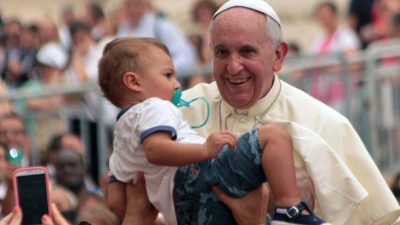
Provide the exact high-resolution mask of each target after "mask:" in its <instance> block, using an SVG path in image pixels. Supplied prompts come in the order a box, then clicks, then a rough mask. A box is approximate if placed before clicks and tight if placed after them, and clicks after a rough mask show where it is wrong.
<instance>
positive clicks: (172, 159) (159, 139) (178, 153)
mask: <svg viewBox="0 0 400 225" xmlns="http://www.w3.org/2000/svg"><path fill="white" fill-rule="evenodd" d="M225 144H228V145H229V146H231V147H232V148H235V146H236V139H235V136H234V135H233V134H232V133H230V132H228V131H222V132H216V133H213V134H211V135H210V136H209V137H208V138H207V141H206V142H205V143H203V144H185V143H179V142H176V141H174V140H172V139H171V135H170V133H168V132H155V133H153V134H151V135H149V136H148V137H146V138H145V139H144V140H143V146H144V149H145V154H146V157H147V160H149V162H151V163H153V164H157V165H164V166H182V165H187V164H190V163H198V162H201V161H204V160H206V159H209V158H213V157H215V156H216V155H217V154H218V152H219V151H220V149H221V148H222V146H224V145H225Z"/></svg>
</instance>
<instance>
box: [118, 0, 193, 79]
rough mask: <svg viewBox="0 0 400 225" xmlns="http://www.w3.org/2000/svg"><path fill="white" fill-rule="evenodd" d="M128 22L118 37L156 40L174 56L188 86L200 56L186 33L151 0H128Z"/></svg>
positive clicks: (126, 5)
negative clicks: (157, 8)
mask: <svg viewBox="0 0 400 225" xmlns="http://www.w3.org/2000/svg"><path fill="white" fill-rule="evenodd" d="M124 4H125V10H126V19H125V20H124V21H122V23H121V24H120V25H119V27H118V30H117V36H118V37H124V36H133V37H154V38H157V39H158V40H160V41H161V42H162V43H164V44H165V45H166V46H167V48H168V50H169V52H170V53H171V56H172V59H173V62H174V65H175V69H176V71H177V74H178V79H179V80H180V81H181V84H182V85H183V86H186V83H187V79H188V76H190V75H192V74H193V71H194V65H195V63H196V54H195V50H194V49H193V46H192V45H191V43H190V41H189V40H188V38H187V37H186V35H185V34H184V33H183V31H182V30H181V29H180V28H179V27H178V26H177V25H176V24H174V23H173V22H172V21H171V20H170V19H169V18H168V17H167V16H166V15H165V14H164V13H162V12H160V11H157V10H156V9H154V8H153V7H152V5H151V3H150V1H149V0H125V1H124Z"/></svg>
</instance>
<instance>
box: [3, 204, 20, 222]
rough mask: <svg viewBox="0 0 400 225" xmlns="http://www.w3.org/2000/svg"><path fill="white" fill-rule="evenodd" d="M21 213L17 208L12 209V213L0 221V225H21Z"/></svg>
mask: <svg viewBox="0 0 400 225" xmlns="http://www.w3.org/2000/svg"><path fill="white" fill-rule="evenodd" d="M21 222H22V212H21V209H19V208H18V207H14V209H13V210H12V212H10V213H9V214H8V215H7V216H5V217H4V218H3V219H1V220H0V225H21Z"/></svg>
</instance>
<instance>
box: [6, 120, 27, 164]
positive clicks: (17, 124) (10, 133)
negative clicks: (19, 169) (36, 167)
mask: <svg viewBox="0 0 400 225" xmlns="http://www.w3.org/2000/svg"><path fill="white" fill-rule="evenodd" d="M0 142H3V143H5V144H7V145H8V147H9V148H10V149H11V148H13V149H15V150H16V151H18V155H14V156H15V157H13V158H12V160H13V161H12V162H11V163H13V164H15V165H17V166H29V165H31V151H30V150H31V146H30V142H31V140H30V137H29V135H28V134H27V133H26V126H25V122H24V121H23V119H22V118H21V117H20V116H19V115H18V114H16V113H15V112H11V113H9V114H7V115H4V116H2V117H0ZM7 154H8V153H7ZM17 156H18V157H17Z"/></svg>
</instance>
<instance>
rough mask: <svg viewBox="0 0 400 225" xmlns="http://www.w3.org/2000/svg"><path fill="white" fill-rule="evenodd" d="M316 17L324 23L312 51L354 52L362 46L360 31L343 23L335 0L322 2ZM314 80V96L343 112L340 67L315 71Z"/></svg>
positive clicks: (342, 86) (316, 52)
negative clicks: (357, 32)
mask: <svg viewBox="0 0 400 225" xmlns="http://www.w3.org/2000/svg"><path fill="white" fill-rule="evenodd" d="M315 18H316V19H317V21H318V22H319V24H320V27H321V30H322V34H321V35H320V36H318V37H317V39H316V40H315V41H314V43H313V44H312V46H311V52H312V53H314V54H317V55H323V54H332V53H344V54H346V55H350V54H354V53H356V52H358V51H359V50H360V48H361V43H360V41H359V39H358V36H357V34H356V33H355V32H354V31H353V30H352V29H350V28H349V27H347V26H346V25H345V24H341V23H340V20H339V17H338V9H337V6H336V4H335V3H333V2H331V1H324V2H321V3H318V4H317V6H316V9H315ZM335 69H336V70H335ZM339 71H340V70H339ZM314 72H315V71H314ZM311 82H312V84H311V94H312V96H314V97H316V98H317V99H319V100H321V101H323V102H324V103H327V104H328V105H330V106H331V107H333V108H335V109H336V110H338V111H340V112H343V110H344V106H343V98H344V96H345V85H344V81H343V79H342V78H341V77H340V74H338V70H337V68H326V69H325V70H322V71H321V70H320V71H318V72H315V74H314V75H313V76H312V81H311Z"/></svg>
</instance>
